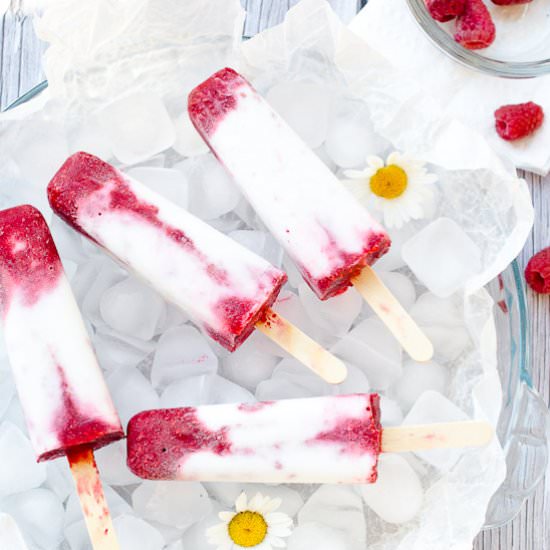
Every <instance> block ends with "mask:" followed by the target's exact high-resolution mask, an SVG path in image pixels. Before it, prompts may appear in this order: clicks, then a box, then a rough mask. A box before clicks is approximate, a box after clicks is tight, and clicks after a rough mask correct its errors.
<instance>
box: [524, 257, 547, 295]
mask: <svg viewBox="0 0 550 550" xmlns="http://www.w3.org/2000/svg"><path fill="white" fill-rule="evenodd" d="M525 280H526V281H527V284H528V285H529V286H530V287H531V288H532V289H533V290H534V291H535V292H538V293H540V294H550V246H549V247H548V248H545V249H544V250H541V251H540V252H538V253H537V254H535V255H534V256H533V257H532V258H531V259H530V260H529V263H528V264H527V267H526V268H525Z"/></svg>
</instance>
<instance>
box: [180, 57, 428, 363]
mask: <svg viewBox="0 0 550 550" xmlns="http://www.w3.org/2000/svg"><path fill="white" fill-rule="evenodd" d="M188 110H189V116H190V118H191V121H192V122H193V124H194V125H195V127H196V129H197V130H198V132H199V133H200V134H201V135H202V137H203V138H204V140H205V141H206V143H208V145H209V147H210V148H211V149H212V151H213V152H214V154H215V155H216V156H217V158H218V159H219V160H220V161H221V162H222V163H223V164H224V165H225V167H226V169H227V170H228V171H229V173H230V174H232V175H233V177H234V179H235V181H236V183H237V184H238V185H239V187H240V188H241V190H242V191H243V193H244V195H245V196H246V197H247V199H248V200H249V202H250V204H251V205H252V207H253V208H254V209H255V210H256V212H257V213H258V215H259V216H260V218H261V219H262V220H263V222H264V223H265V225H266V226H267V227H268V228H269V230H270V231H271V232H272V233H273V235H274V236H275V238H276V239H277V240H278V241H279V243H280V244H281V245H282V246H283V247H284V248H285V250H286V252H287V253H288V255H289V256H290V258H291V259H292V260H293V261H294V262H295V264H296V266H297V267H298V269H299V270H300V272H301V274H302V276H303V278H304V279H305V280H306V282H307V283H308V284H309V286H310V287H311V289H312V290H313V291H314V292H315V293H316V294H317V296H318V297H319V298H320V299H321V300H326V299H328V298H330V297H332V296H336V295H338V294H341V293H342V292H344V291H345V290H346V289H347V288H348V287H349V286H351V285H355V286H356V287H357V289H358V290H359V291H360V292H361V294H362V295H363V296H364V297H365V299H366V300H367V301H368V302H369V303H370V304H371V306H372V307H373V309H374V310H375V311H376V313H377V314H378V315H380V317H381V319H382V320H383V321H384V322H385V323H386V324H387V325H388V326H389V328H390V329H391V330H392V332H393V333H394V335H395V336H396V338H397V339H398V340H399V341H400V342H401V344H402V345H403V347H404V348H405V349H406V350H407V351H408V352H409V354H410V355H411V356H412V357H413V358H415V359H417V360H428V359H429V358H430V357H431V356H432V355H433V347H432V345H431V343H430V342H429V340H428V339H427V338H426V336H425V335H424V334H423V333H422V332H421V331H420V330H419V329H418V327H417V326H416V324H415V323H414V322H413V321H412V319H411V318H410V317H409V316H408V314H407V313H406V312H405V311H404V310H403V308H402V307H401V306H400V305H399V303H398V302H397V300H396V299H395V298H394V297H393V296H392V295H391V294H390V293H389V291H388V290H387V289H386V288H385V287H384V286H383V285H382V283H381V282H380V281H379V280H377V281H376V282H375V283H374V282H373V279H374V278H375V277H376V275H375V274H374V272H372V270H371V269H370V268H369V266H370V265H372V264H373V263H374V262H375V261H376V260H377V259H378V258H380V257H381V256H382V255H383V254H385V253H386V251H387V250H388V248H389V246H390V238H389V236H388V234H387V233H386V231H385V230H384V229H383V228H382V227H381V226H380V224H379V223H378V222H376V221H375V220H374V219H373V218H372V217H371V216H370V215H369V213H368V212H367V211H366V210H365V209H364V208H363V207H362V206H361V205H360V204H359V203H358V202H357V201H356V200H355V199H354V198H353V197H352V196H351V194H349V193H348V191H347V190H346V189H345V188H344V186H342V185H341V184H340V183H339V181H338V180H337V179H336V177H335V176H334V174H332V172H331V171H330V170H329V169H328V168H327V167H326V166H325V165H324V164H323V163H322V162H321V160H320V159H319V158H318V157H317V155H315V154H314V153H313V152H312V151H311V150H310V149H309V148H308V147H307V146H306V144H305V143H303V142H302V140H301V139H300V138H299V137H298V136H297V135H296V134H295V133H294V132H293V131H292V130H291V129H290V127H289V126H287V124H286V123H285V122H284V121H283V120H282V118H281V117H279V115H277V113H275V111H273V109H271V107H270V106H269V105H268V103H267V102H266V101H265V100H264V99H262V98H261V97H260V95H259V94H258V93H256V91H255V90H254V89H253V88H252V86H251V85H250V84H249V83H248V81H247V80H245V79H244V78H243V77H242V76H241V75H239V74H238V73H237V72H235V71H234V70H233V69H230V68H225V69H222V70H221V71H219V72H217V73H215V74H214V75H213V76H211V77H210V78H209V79H207V80H206V81H205V82H203V83H202V84H200V85H199V86H197V87H196V88H195V89H194V90H193V91H192V92H191V93H190V95H189V102H188ZM365 274H368V276H366V275H365Z"/></svg>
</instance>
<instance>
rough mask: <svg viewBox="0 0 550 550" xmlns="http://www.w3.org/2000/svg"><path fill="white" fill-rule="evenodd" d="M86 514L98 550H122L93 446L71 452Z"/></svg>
mask: <svg viewBox="0 0 550 550" xmlns="http://www.w3.org/2000/svg"><path fill="white" fill-rule="evenodd" d="M67 459H68V460H69V466H70V467H71V473H72V474H73V478H74V481H75V483H76V491H77V493H78V497H79V499H80V505H81V507H82V513H83V514H84V520H85V521H86V527H87V528H88V534H89V535H90V539H91V541H92V547H93V549H94V550H119V545H118V541H117V538H116V534H115V530H114V528H113V520H112V519H111V514H110V512H109V508H108V506H107V502H106V500H105V495H104V493H103V487H102V485H101V480H100V478H99V472H98V470H97V465H96V462H95V457H94V452H93V450H92V449H90V448H84V449H83V450H77V451H70V452H68V453H67Z"/></svg>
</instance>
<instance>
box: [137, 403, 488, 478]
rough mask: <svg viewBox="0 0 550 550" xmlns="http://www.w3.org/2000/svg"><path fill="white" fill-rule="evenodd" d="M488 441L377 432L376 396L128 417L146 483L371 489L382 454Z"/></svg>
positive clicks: (460, 431) (454, 432)
mask: <svg viewBox="0 0 550 550" xmlns="http://www.w3.org/2000/svg"><path fill="white" fill-rule="evenodd" d="M459 425H460V426H459ZM491 435H492V429H491V427H490V426H488V425H487V424H485V423H480V422H463V423H456V425H453V424H439V425H437V424H434V425H429V426H421V427H414V426H407V427H403V428H388V429H387V430H382V427H381V425H380V406H379V398H378V395H376V394H370V395H369V394H356V395H341V396H336V397H314V398H305V399H290V400H285V401H273V402H265V403H254V404H229V405H205V406H200V407H184V408H180V409H164V410H152V411H144V412H142V413H139V414H137V415H136V416H134V417H133V418H132V419H131V420H130V422H129V423H128V439H127V444H128V466H129V468H130V469H131V470H132V471H133V472H134V473H135V474H136V475H138V476H140V477H143V478H145V479H179V480H201V481H250V482H262V483H374V482H375V481H376V476H377V473H376V466H377V463H378V455H379V454H380V452H384V451H387V452H392V451H402V450H406V449H411V450H412V449H414V448H421V447H422V446H423V447H426V445H428V446H431V447H436V446H439V447H446V446H447V447H448V446H466V445H483V444H485V443H486V442H487V441H488V439H490V437H491Z"/></svg>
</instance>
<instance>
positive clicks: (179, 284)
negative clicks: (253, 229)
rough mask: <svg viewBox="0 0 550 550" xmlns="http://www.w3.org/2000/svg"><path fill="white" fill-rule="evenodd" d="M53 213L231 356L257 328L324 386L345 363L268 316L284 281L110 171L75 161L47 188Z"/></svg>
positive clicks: (82, 158)
mask: <svg viewBox="0 0 550 550" xmlns="http://www.w3.org/2000/svg"><path fill="white" fill-rule="evenodd" d="M48 197H49V201H50V204H51V207H52V208H53V210H54V212H55V213H56V214H57V215H58V216H60V217H61V218H62V219H63V220H65V221H66V222H67V223H68V224H69V225H71V226H72V227H73V228H75V229H76V230H77V231H79V232H80V233H82V234H83V235H85V236H86V237H88V238H90V239H92V240H93V241H94V242H95V243H96V244H98V245H100V246H102V247H103V248H104V249H106V250H107V251H108V252H110V253H111V254H112V255H113V256H114V257H115V258H117V259H118V260H119V261H120V262H121V263H122V264H124V265H125V266H126V267H128V268H129V269H131V270H132V271H134V272H135V273H137V274H138V275H139V276H140V277H142V278H143V279H144V280H145V281H147V282H149V283H150V284H151V285H152V286H153V287H154V288H156V289H157V291H159V292H160V293H161V294H162V295H164V297H165V298H166V299H167V300H169V301H171V302H173V303H175V304H176V305H178V306H179V307H181V308H182V309H183V310H185V311H186V312H187V313H188V314H189V316H190V317H191V319H192V320H193V321H194V322H195V324H197V325H198V326H199V327H200V328H201V329H202V330H203V331H204V332H205V333H206V334H208V335H209V336H210V337H212V338H213V339H214V340H216V341H217V342H219V343H220V344H221V345H223V346H224V347H226V348H227V349H228V350H230V351H233V350H235V349H236V348H237V347H238V346H239V345H240V344H242V342H244V340H245V339H246V338H247V337H248V336H249V335H250V333H251V332H252V331H253V330H254V327H255V326H257V327H258V328H260V329H261V330H262V332H264V333H267V334H268V335H269V336H270V337H272V338H273V339H275V340H276V341H278V343H279V344H280V345H282V346H283V347H284V348H285V349H287V350H288V351H289V352H290V353H292V354H293V355H295V356H296V357H297V358H298V359H300V360H302V362H304V363H305V364H307V365H308V366H309V367H311V368H312V369H313V370H315V371H316V372H317V373H318V374H320V375H321V376H323V377H324V378H325V379H326V380H328V381H329V382H334V383H338V382H341V381H342V380H343V379H344V378H345V375H346V369H345V366H344V365H343V363H342V362H341V361H340V360H338V359H337V358H336V357H334V356H332V355H331V354H329V353H328V352H327V351H326V350H323V348H321V347H320V346H319V345H318V344H316V343H315V342H313V341H312V340H311V339H309V338H308V337H307V336H305V335H304V334H303V333H300V332H299V331H298V329H296V328H295V327H292V326H291V325H290V324H289V323H288V322H286V321H285V320H283V319H282V318H280V317H279V316H277V315H276V314H275V313H274V312H272V311H271V309H270V306H271V305H272V303H273V302H274V300H275V298H276V297H277V295H278V293H279V291H280V289H281V286H282V285H283V284H284V282H285V281H286V275H285V274H284V273H283V272H282V271H280V270H279V269H277V268H275V267H273V266H272V265H271V264H269V263H268V262H267V261H266V260H264V259H263V258H261V257H260V256H257V255H256V254H254V253H252V252H251V251H250V250H248V249H247V248H245V247H243V246H241V245H240V244H238V243H237V242H235V241H234V240H232V239H230V238H229V237H227V236H225V235H223V234H222V233H220V232H219V231H216V230H215V229H214V228H212V227H211V226H209V225H208V224H206V223H205V222H203V221H201V220H200V219H198V218H196V217H194V216H193V215H191V214H190V213H189V212H187V211H185V210H183V209H181V208H179V207H177V206H176V205H175V204H173V203H171V202H170V201H168V200H166V199H164V198H163V197H161V196H160V195H158V194H156V193H154V192H153V191H151V190H150V189H149V188H147V187H145V186H144V185H142V184H140V183H139V182H137V181H136V180H134V179H132V178H130V177H128V176H127V175H125V174H123V173H121V172H120V171H118V170H117V169H116V168H114V167H113V166H111V165H109V164H107V163H106V162H103V161H102V160H101V159H99V158H97V157H94V156H93V155H89V154H87V153H76V154H74V155H73V156H71V157H70V158H69V159H68V160H67V161H66V162H65V163H64V164H63V166H62V167H61V168H60V170H59V171H58V172H57V174H56V175H55V176H54V178H53V179H52V181H51V182H50V184H49V186H48Z"/></svg>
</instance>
